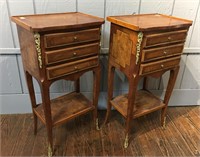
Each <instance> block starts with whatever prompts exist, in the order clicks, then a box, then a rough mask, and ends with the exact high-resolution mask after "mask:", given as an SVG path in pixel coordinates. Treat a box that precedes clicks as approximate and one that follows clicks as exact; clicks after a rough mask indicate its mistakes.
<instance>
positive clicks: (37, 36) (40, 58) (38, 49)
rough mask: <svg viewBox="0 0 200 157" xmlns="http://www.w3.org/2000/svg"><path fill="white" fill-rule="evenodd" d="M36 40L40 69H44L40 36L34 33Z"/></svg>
mask: <svg viewBox="0 0 200 157" xmlns="http://www.w3.org/2000/svg"><path fill="white" fill-rule="evenodd" d="M34 38H35V47H36V51H37V53H38V62H39V67H40V68H42V52H41V48H40V34H39V33H34Z"/></svg>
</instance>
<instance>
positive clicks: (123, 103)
mask: <svg viewBox="0 0 200 157" xmlns="http://www.w3.org/2000/svg"><path fill="white" fill-rule="evenodd" d="M110 102H111V104H112V106H113V107H114V108H115V109H116V110H118V111H119V112H120V113H121V114H122V115H123V116H124V117H125V118H127V108H128V94H124V95H119V96H117V97H115V98H114V99H113V100H111V101H110ZM164 106H165V104H164V103H163V102H162V100H160V99H159V98H157V97H156V96H154V95H153V94H151V93H150V92H148V91H145V90H139V91H137V93H136V100H135V111H133V118H137V117H139V116H142V115H145V114H148V113H150V112H153V111H156V110H159V109H161V108H163V107H164Z"/></svg>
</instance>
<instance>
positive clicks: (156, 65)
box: [139, 56, 181, 75]
mask: <svg viewBox="0 0 200 157" xmlns="http://www.w3.org/2000/svg"><path fill="white" fill-rule="evenodd" d="M180 59H181V56H177V57H173V58H170V59H164V60H160V61H156V62H152V63H146V64H141V65H140V71H139V74H140V75H144V74H149V73H154V72H158V71H162V70H165V69H170V68H172V67H176V66H178V65H179V62H180Z"/></svg>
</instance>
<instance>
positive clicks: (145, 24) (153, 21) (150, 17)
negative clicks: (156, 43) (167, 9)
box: [107, 14, 192, 31]
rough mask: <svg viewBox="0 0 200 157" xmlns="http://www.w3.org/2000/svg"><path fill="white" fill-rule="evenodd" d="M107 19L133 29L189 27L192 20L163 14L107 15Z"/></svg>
mask: <svg viewBox="0 0 200 157" xmlns="http://www.w3.org/2000/svg"><path fill="white" fill-rule="evenodd" d="M107 20H108V21H110V22H112V23H114V24H117V25H120V26H123V27H127V28H129V29H132V30H135V31H150V30H152V31H153V30H158V29H166V28H167V29H175V28H180V27H189V26H191V25H192V21H190V20H186V19H181V18H177V17H173V16H168V15H163V14H138V15H122V16H109V17H107Z"/></svg>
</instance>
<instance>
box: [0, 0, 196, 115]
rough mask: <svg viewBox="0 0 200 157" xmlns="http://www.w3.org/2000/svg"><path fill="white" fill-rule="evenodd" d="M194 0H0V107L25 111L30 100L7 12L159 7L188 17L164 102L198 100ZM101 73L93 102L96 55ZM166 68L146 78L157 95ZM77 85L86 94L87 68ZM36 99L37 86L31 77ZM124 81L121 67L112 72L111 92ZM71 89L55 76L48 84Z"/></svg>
mask: <svg viewBox="0 0 200 157" xmlns="http://www.w3.org/2000/svg"><path fill="white" fill-rule="evenodd" d="M199 6H200V1H199V0H156V1H152V0H59V1H57V0H0V17H1V18H0V54H1V55H0V113H26V112H31V105H30V100H29V96H28V91H27V87H26V83H25V79H24V74H23V69H22V63H21V56H20V49H19V42H18V36H17V32H16V26H15V24H14V23H12V22H11V21H10V16H13V15H23V14H40V13H56V12H74V11H80V12H85V13H88V14H92V15H96V16H99V17H103V18H105V19H106V17H107V16H110V15H122V14H133V13H136V14H138V13H155V12H156V13H162V14H167V15H173V16H178V17H182V18H186V19H190V20H192V21H193V25H192V27H191V28H190V30H189V33H188V37H187V40H186V44H185V48H184V54H183V55H182V60H181V69H180V72H179V75H178V79H177V81H176V85H175V89H174V92H173V95H172V97H171V100H170V105H173V106H178V105H200V9H199V8H200V7H199ZM109 31H110V24H109V22H105V24H104V25H103V29H102V52H103V53H106V52H108V46H109ZM101 63H102V68H103V70H102V79H101V94H100V97H99V107H100V108H105V106H106V95H107V93H106V90H107V78H106V77H107V75H106V72H107V68H106V67H107V58H106V57H102V58H101ZM168 77H169V73H166V74H165V75H164V76H163V77H162V78H161V79H151V84H150V85H149V88H150V89H151V90H152V91H153V92H155V93H156V94H157V95H159V96H161V97H162V96H163V94H164V91H165V88H166V84H167V79H168ZM81 82H84V83H83V84H82V85H81V91H82V92H83V93H84V94H85V95H87V96H88V97H91V96H92V84H91V82H92V74H91V73H90V72H89V73H86V74H85V75H84V76H83V77H82V78H81ZM34 84H35V89H36V92H37V94H36V95H37V100H38V102H39V101H40V100H41V98H40V94H39V93H40V90H39V87H38V85H37V83H36V82H34ZM127 89H128V82H127V80H126V79H125V78H124V76H123V75H122V74H121V73H119V72H118V73H116V76H115V94H119V93H123V92H127ZM71 90H73V85H72V83H71V82H69V81H63V80H61V81H58V82H56V83H54V84H53V86H52V88H51V96H52V97H55V96H57V95H61V94H63V93H65V92H69V91H71Z"/></svg>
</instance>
